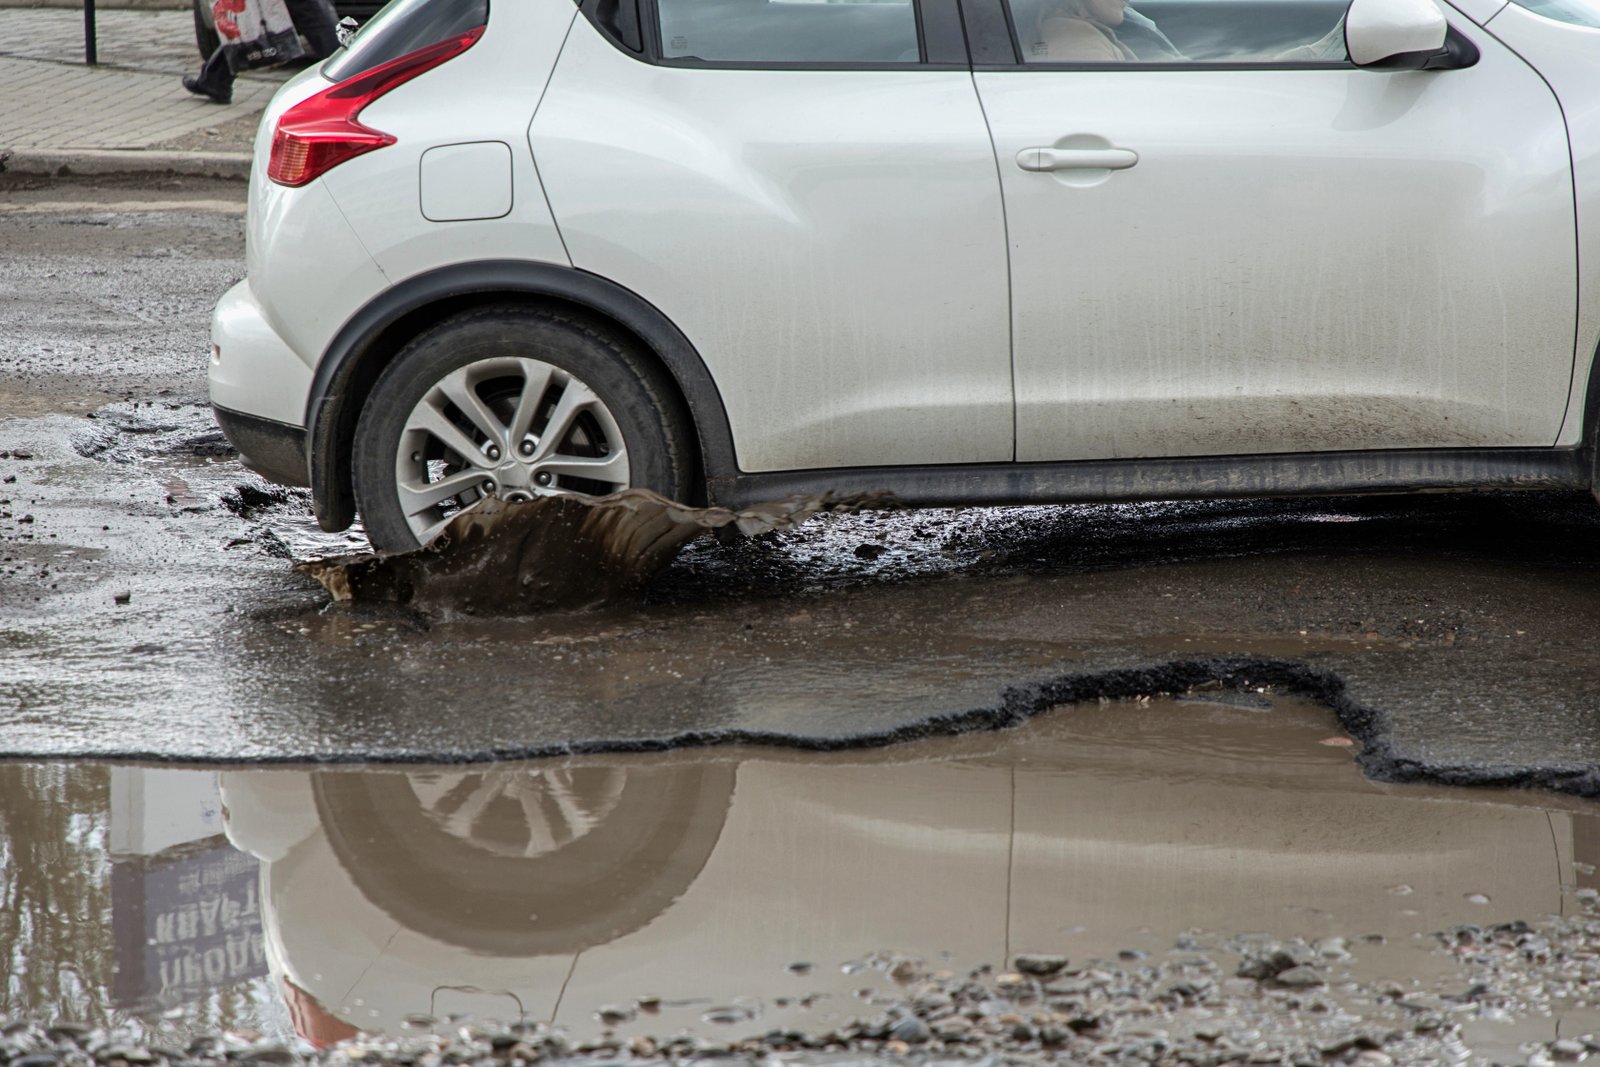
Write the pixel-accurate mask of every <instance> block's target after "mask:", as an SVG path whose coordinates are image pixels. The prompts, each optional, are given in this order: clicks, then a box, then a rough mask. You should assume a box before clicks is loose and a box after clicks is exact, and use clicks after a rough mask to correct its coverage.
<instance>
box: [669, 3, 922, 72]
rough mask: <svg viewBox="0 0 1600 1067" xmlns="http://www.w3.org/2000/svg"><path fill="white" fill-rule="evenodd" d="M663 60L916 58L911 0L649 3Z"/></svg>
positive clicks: (875, 62) (888, 62) (883, 62)
mask: <svg viewBox="0 0 1600 1067" xmlns="http://www.w3.org/2000/svg"><path fill="white" fill-rule="evenodd" d="M656 10H657V13H658V15H659V18H660V31H661V58H662V59H663V60H666V61H668V62H671V61H674V60H678V61H695V60H699V61H704V62H711V63H754V64H767V63H772V64H790V63H804V64H812V63H815V64H841V65H856V64H861V65H870V66H897V65H900V64H915V63H919V62H921V60H922V50H921V47H920V44H919V38H918V32H917V11H916V7H915V5H914V3H913V0H657V3H656Z"/></svg>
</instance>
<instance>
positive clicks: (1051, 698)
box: [0, 657, 1600, 797]
mask: <svg viewBox="0 0 1600 1067" xmlns="http://www.w3.org/2000/svg"><path fill="white" fill-rule="evenodd" d="M1200 685H1216V686H1218V687H1219V688H1220V689H1221V690H1222V691H1228V692H1243V691H1250V690H1253V689H1257V688H1262V687H1265V688H1270V689H1272V690H1274V691H1277V692H1281V693H1286V694H1290V695H1294V696H1300V697H1304V698H1307V699H1310V700H1314V701H1316V702H1318V703H1321V704H1323V705H1326V706H1327V707H1328V708H1330V709H1331V710H1332V711H1333V713H1334V715H1335V716H1336V717H1337V718H1338V721H1339V725H1340V726H1341V728H1342V729H1343V730H1344V731H1345V732H1346V733H1347V734H1349V735H1350V736H1351V737H1352V738H1353V739H1354V740H1356V741H1357V742H1359V743H1360V745H1361V751H1360V753H1359V754H1358V755H1357V756H1356V757H1355V759H1356V764H1357V766H1359V767H1360V768H1361V770H1362V771H1363V772H1364V773H1365V774H1366V776H1367V777H1368V778H1371V779H1372V780H1374V781H1378V782H1391V783H1409V782H1431V783H1435V784H1438V785H1447V786H1471V787H1489V788H1522V789H1542V790H1547V791H1550V792H1554V793H1564V794H1567V795H1571V796H1578V797H1596V796H1600V767H1596V766H1593V765H1590V764H1582V763H1570V764H1531V765H1517V764H1486V765H1448V764H1446V765H1430V764H1427V763H1425V762H1423V761H1422V760H1418V759H1415V758H1413V757H1408V756H1401V755H1399V754H1397V753H1396V752H1395V751H1394V749H1393V746H1392V744H1391V742H1390V740H1389V736H1388V733H1389V730H1388V727H1389V718H1388V716H1387V715H1386V714H1384V713H1383V712H1381V711H1378V710H1377V709H1374V708H1369V707H1366V706H1365V705H1362V704H1359V703H1357V702H1356V701H1355V700H1354V699H1353V698H1351V696H1350V695H1349V693H1348V691H1347V688H1346V686H1345V683H1344V680H1343V679H1342V678H1340V677H1339V676H1338V675H1337V674H1336V673H1334V672H1333V671H1330V670H1326V669H1323V668H1320V667H1313V666H1311V665H1309V664H1306V663H1301V662H1298V661H1295V660H1281V659H1270V658H1250V657H1203V658H1198V659H1185V660H1173V661H1169V662H1166V663H1160V664H1151V665H1146V666H1137V667H1122V668H1115V669H1110V670H1101V671H1080V672H1073V673H1070V674H1064V675H1059V676H1057V677H1054V678H1046V679H1041V680H1038V681H1033V682H1027V683H1023V684H1019V685H1010V686H1006V687H1005V688H1003V689H1002V690H1001V692H1000V698H999V700H998V702H997V703H996V704H994V705H993V706H990V707H984V708H974V709H970V710H967V711H957V712H943V713H940V714H936V715H930V716H928V717H926V718H923V719H918V720H913V721H911V722H906V723H902V724H900V725H898V726H895V727H891V728H889V729H884V730H875V731H868V732H864V733H860V734H845V735H839V736H832V737H817V736H805V735H802V734H795V733H784V732H775V731H763V730H741V729H737V728H734V729H726V730H697V731H689V732H685V733H680V734H674V735H671V736H668V737H661V738H627V739H611V740H607V739H604V738H599V739H595V740H590V741H577V742H562V743H554V744H543V745H541V744H528V745H513V746H498V747H493V748H489V749H485V750H483V751H480V752H476V753H459V752H439V751H417V752H405V751H388V752H381V753H354V752H323V753H298V754H287V755H266V756H231V757H211V756H204V755H198V754H193V753H189V754H172V753H160V752H142V751H135V750H125V751H114V750H99V751H92V750H85V751H73V752H62V751H59V750H54V751H45V752H28V751H20V750H13V751H6V750H3V749H0V758H4V759H7V760H38V761H49V762H59V761H63V760H75V761H79V760H101V761H113V762H137V763H158V764H164V765H176V764H187V765H197V766H207V767H282V766H302V767H317V766H333V765H347V764H371V765H385V766H414V765H418V764H445V763H448V764H473V763H487V762H493V761H501V760H532V759H548V758H557V757H563V756H587V755H602V754H604V755H627V754H639V753H660V752H672V751H685V750H690V749H700V748H713V747H722V746H726V745H749V746H753V747H764V748H772V749H787V750H790V751H802V752H818V753H825V752H847V751H854V750H864V749H874V748H885V747H889V746H892V745H898V744H904V743H907V742H912V741H926V740H930V739H936V738H940V737H955V736H959V735H962V734H974V733H982V732H988V731H995V730H1004V729H1008V728H1010V727H1014V726H1020V725H1022V724H1023V723H1025V722H1027V721H1028V720H1029V719H1031V718H1033V717H1034V716H1036V715H1040V714H1043V713H1044V712H1047V711H1052V710H1057V709H1059V710H1063V711H1070V707H1068V706H1069V705H1072V704H1078V703H1085V702H1090V701H1100V700H1129V699H1133V698H1137V697H1146V696H1161V695H1181V694H1184V693H1187V692H1189V691H1191V690H1192V689H1193V688H1194V687H1195V686H1200Z"/></svg>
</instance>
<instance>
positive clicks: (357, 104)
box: [267, 26, 483, 186]
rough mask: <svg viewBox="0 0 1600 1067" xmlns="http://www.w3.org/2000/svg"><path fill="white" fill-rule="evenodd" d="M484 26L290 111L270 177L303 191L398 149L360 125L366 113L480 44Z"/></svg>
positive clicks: (282, 121) (276, 141)
mask: <svg viewBox="0 0 1600 1067" xmlns="http://www.w3.org/2000/svg"><path fill="white" fill-rule="evenodd" d="M482 36H483V27H482V26H479V27H477V28H476V29H471V30H468V31H467V32H466V33H462V34H458V35H456V36H454V37H447V38H445V39H444V40H442V41H440V42H439V43H437V44H431V45H429V46H428V47H426V48H419V49H417V51H415V52H412V53H410V54H409V55H403V56H401V57H399V58H398V59H391V60H390V61H389V62H387V63H384V64H383V65H381V66H377V67H373V68H372V69H371V70H369V71H365V72H363V73H361V74H357V75H356V76H355V77H353V78H350V79H348V80H346V81H342V82H339V83H338V84H337V85H330V86H329V87H328V88H326V89H324V90H322V91H321V92H320V93H317V94H315V95H313V96H308V97H306V98H305V99H304V100H302V101H300V102H299V103H298V104H295V105H294V106H293V107H291V108H289V109H288V110H287V111H285V112H284V113H283V114H282V115H280V116H279V117H278V125H277V127H276V128H275V129H274V130H273V131H272V155H271V157H270V158H269V159H268V161H267V177H268V178H271V179H272V180H273V181H275V182H277V183H278V184H279V185H289V186H301V185H305V184H306V183H307V182H309V181H312V180H314V179H315V178H317V177H320V176H321V175H323V174H326V173H327V172H328V171H329V170H331V169H333V168H334V167H337V166H338V165H339V164H340V163H343V162H344V161H345V160H347V159H354V158H355V157H356V156H359V155H362V154H363V153H366V152H371V151H372V150H373V149H375V148H382V147H384V146H385V145H391V144H394V142H395V138H394V136H393V135H392V134H387V133H384V132H383V131H382V130H375V129H373V128H372V127H371V126H365V125H363V124H362V123H361V122H359V121H357V120H358V118H359V116H360V115H361V110H362V108H364V107H366V106H367V105H368V104H370V103H372V102H373V101H374V100H376V99H378V98H379V97H380V96H382V95H383V94H384V93H387V92H389V91H390V90H392V89H395V88H397V87H399V86H401V85H404V84H405V83H406V82H408V81H410V80H411V79H412V78H415V77H416V76H417V75H419V74H424V73H426V72H427V71H430V70H432V69H433V68H434V67H437V66H438V65H439V64H441V63H443V62H445V61H447V60H450V59H454V58H455V57H456V56H459V55H460V54H461V53H462V52H465V51H466V50H467V49H469V48H471V47H472V46H473V45H474V44H476V43H477V41H478V38H480V37H482Z"/></svg>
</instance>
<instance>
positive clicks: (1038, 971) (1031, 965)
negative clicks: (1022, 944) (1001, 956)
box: [1011, 952, 1069, 978]
mask: <svg viewBox="0 0 1600 1067" xmlns="http://www.w3.org/2000/svg"><path fill="white" fill-rule="evenodd" d="M1068 962H1069V961H1068V959H1067V957H1065V956H1047V955H1044V954H1042V953H1037V952H1025V953H1023V954H1022V955H1020V956H1018V957H1017V958H1016V959H1014V960H1012V961H1011V965H1012V966H1013V967H1015V968H1016V969H1017V970H1018V971H1019V972H1020V973H1022V974H1028V975H1032V976H1033V977H1035V978H1049V977H1050V976H1051V975H1054V974H1056V973H1058V972H1059V971H1061V970H1062V969H1063V968H1064V967H1066V965H1067V963H1068Z"/></svg>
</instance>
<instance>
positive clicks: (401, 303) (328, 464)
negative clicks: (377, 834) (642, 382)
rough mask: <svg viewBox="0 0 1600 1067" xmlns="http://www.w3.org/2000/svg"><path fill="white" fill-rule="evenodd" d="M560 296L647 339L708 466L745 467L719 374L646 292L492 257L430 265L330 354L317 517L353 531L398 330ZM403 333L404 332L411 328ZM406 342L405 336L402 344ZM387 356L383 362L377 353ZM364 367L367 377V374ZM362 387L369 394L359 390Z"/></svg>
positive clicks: (314, 416)
mask: <svg viewBox="0 0 1600 1067" xmlns="http://www.w3.org/2000/svg"><path fill="white" fill-rule="evenodd" d="M501 296H505V297H513V298H515V297H535V298H541V297H542V298H545V299H551V300H556V301H559V302H561V303H564V304H567V305H570V306H575V307H578V308H581V309H584V310H586V311H588V312H590V313H591V314H594V315H598V316H601V317H604V318H606V319H609V320H611V321H612V322H614V323H615V324H616V325H618V326H620V327H622V328H623V329H625V330H627V331H629V332H630V333H632V334H634V335H635V336H637V337H638V338H639V339H640V340H641V341H642V342H643V343H644V344H645V345H646V346H647V347H648V348H649V349H650V351H651V352H652V353H653V354H654V355H655V356H656V358H657V359H659V360H660V361H661V364H662V366H663V367H665V368H666V370H667V372H668V373H669V374H671V375H672V378H673V380H674V381H675V382H676V383H677V385H678V389H679V391H680V392H681V393H682V394H683V398H684V401H685V403H686V404H687V405H688V408H689V414H690V417H691V419H692V420H693V423H694V430H695V433H696V436H697V438H698V441H699V452H700V455H699V459H700V473H701V476H702V477H704V478H706V479H713V478H715V479H725V478H730V477H733V476H735V475H736V474H737V472H738V465H737V461H736V460H735V457H734V451H733V434H732V431H731V429H730V428H729V425H728V414H727V409H726V408H725V407H724V405H723V402H722V394H721V392H720V391H719V390H718V389H717V386H716V382H715V381H714V380H713V379H712V377H711V372H710V371H709V370H707V369H706V365H705V362H704V361H703V360H702V359H701V358H700V353H699V352H698V351H696V350H695V347H694V345H693V344H691V343H690V341H689V339H688V338H687V337H685V336H684V334H683V331H681V330H679V329H678V327H677V326H676V325H675V324H674V323H673V322H672V320H670V319H669V318H667V316H666V315H664V314H663V313H662V312H661V311H660V310H659V309H658V308H657V307H656V306H655V305H653V304H651V303H650V302H649V301H648V300H646V299H644V298H643V297H641V296H640V295H638V294H637V293H635V292H633V291H632V290H630V289H627V288H625V287H623V286H621V285H618V284H617V283H615V282H612V281H609V280H608V279H606V278H602V277H601V276H599V275H597V274H591V273H589V272H587V271H583V270H579V269H577V268H574V267H566V266H561V265H559V264H554V263H540V262H536V261H532V260H483V261H479V262H474V263H461V264H453V265H451V266H448V267H441V268H438V269H436V270H431V271H426V272H424V273H422V274H418V275H415V276H413V277H411V278H407V279H406V280H404V281H402V282H400V283H398V284H396V285H394V286H391V287H390V288H389V289H386V290H385V291H384V292H383V293H381V294H379V295H378V296H377V297H376V298H374V299H373V300H372V301H371V302H369V303H368V304H367V305H366V306H365V307H363V308H362V309H361V310H360V311H358V312H356V313H355V315H353V316H352V317H351V318H350V319H349V320H348V321H347V322H346V323H345V324H344V326H343V327H342V328H341V329H340V330H339V332H338V334H337V335H335V337H334V339H333V341H332V342H331V343H330V344H329V345H328V348H327V350H326V351H325V352H324V353H323V357H322V359H321V361H320V362H319V363H318V364H317V370H316V373H315V375H314V376H313V378H312V382H311V391H310V394H309V396H308V397H307V400H306V427H307V448H306V453H307V456H306V461H307V468H308V471H307V475H308V477H307V480H308V481H309V483H310V485H311V490H312V500H313V506H314V508H315V510H316V515H317V522H318V524H319V525H321V526H322V528H323V529H325V530H329V531H334V530H343V529H345V528H346V527H348V526H349V525H350V524H351V522H353V521H354V519H355V493H354V489H353V488H352V485H351V480H350V459H351V451H350V450H351V440H352V434H353V432H354V429H355V420H356V417H357V416H358V415H359V414H360V408H361V404H362V403H363V402H364V401H365V398H366V389H367V388H370V385H371V378H373V377H375V376H376V371H375V369H374V368H375V366H377V367H381V366H382V365H384V364H386V363H387V362H388V358H389V356H392V355H393V350H392V349H391V350H389V351H388V354H387V355H383V356H381V357H380V356H378V355H377V353H382V352H383V351H384V350H385V349H388V348H390V346H391V345H392V346H393V347H394V348H397V347H398V345H395V344H394V342H395V341H396V340H397V338H396V337H392V336H388V335H389V334H390V332H391V331H393V330H395V329H397V328H400V327H402V326H403V324H404V323H405V321H406V320H407V319H408V318H409V317H412V316H415V315H418V314H421V313H424V312H426V311H428V310H429V309H431V308H437V307H439V306H440V305H446V304H452V303H454V304H457V305H459V306H460V307H462V308H464V307H469V306H473V305H474V304H476V303H482V302H486V301H488V300H493V299H495V298H497V297H501ZM402 336H403V335H402ZM401 343H403V341H402V342H401ZM377 358H381V362H379V363H377V364H374V363H373V362H372V360H373V359H377ZM363 374H365V375H366V379H365V380H363ZM352 388H354V389H356V390H359V392H357V393H355V394H352Z"/></svg>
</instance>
